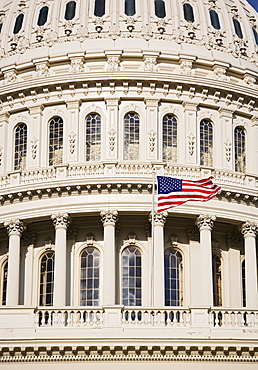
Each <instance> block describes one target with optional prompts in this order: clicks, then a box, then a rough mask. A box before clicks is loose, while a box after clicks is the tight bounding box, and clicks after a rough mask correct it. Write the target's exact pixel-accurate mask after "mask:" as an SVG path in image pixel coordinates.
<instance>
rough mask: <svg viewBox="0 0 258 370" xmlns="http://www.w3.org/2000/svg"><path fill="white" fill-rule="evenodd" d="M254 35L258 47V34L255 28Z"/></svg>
mask: <svg viewBox="0 0 258 370" xmlns="http://www.w3.org/2000/svg"><path fill="white" fill-rule="evenodd" d="M253 34H254V39H255V42H256V45H257V46H258V33H257V31H256V29H255V28H253Z"/></svg>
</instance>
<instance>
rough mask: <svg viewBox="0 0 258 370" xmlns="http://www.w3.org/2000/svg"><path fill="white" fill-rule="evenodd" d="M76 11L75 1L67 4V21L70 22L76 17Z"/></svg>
mask: <svg viewBox="0 0 258 370" xmlns="http://www.w3.org/2000/svg"><path fill="white" fill-rule="evenodd" d="M75 9H76V2H75V1H69V3H67V4H66V8H65V19H66V20H67V21H70V20H71V19H73V18H74V16H75Z"/></svg>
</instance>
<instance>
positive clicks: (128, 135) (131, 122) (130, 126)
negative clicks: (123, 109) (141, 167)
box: [124, 112, 140, 161]
mask: <svg viewBox="0 0 258 370" xmlns="http://www.w3.org/2000/svg"><path fill="white" fill-rule="evenodd" d="M139 131H140V119H139V116H138V114H136V113H134V112H132V113H128V114H126V116H125V118H124V159H125V160H133V161H134V160H138V159H139V140H140V135H139Z"/></svg>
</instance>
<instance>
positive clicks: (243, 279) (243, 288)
mask: <svg viewBox="0 0 258 370" xmlns="http://www.w3.org/2000/svg"><path fill="white" fill-rule="evenodd" d="M242 291H243V307H246V288H245V261H243V263H242Z"/></svg>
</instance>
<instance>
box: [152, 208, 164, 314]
mask: <svg viewBox="0 0 258 370" xmlns="http://www.w3.org/2000/svg"><path fill="white" fill-rule="evenodd" d="M167 216H168V212H166V211H165V212H159V213H158V212H155V213H154V233H153V234H154V235H153V238H154V243H153V251H152V253H153V271H152V282H153V287H152V289H153V304H154V306H156V307H163V306H164V305H165V284H164V226H165V223H166V219H167ZM149 220H150V222H151V221H152V215H151V214H150V218H149Z"/></svg>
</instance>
